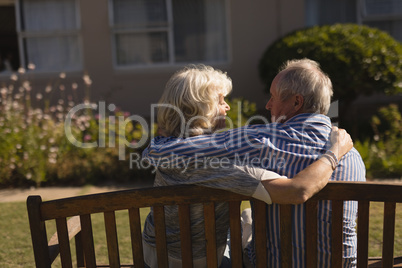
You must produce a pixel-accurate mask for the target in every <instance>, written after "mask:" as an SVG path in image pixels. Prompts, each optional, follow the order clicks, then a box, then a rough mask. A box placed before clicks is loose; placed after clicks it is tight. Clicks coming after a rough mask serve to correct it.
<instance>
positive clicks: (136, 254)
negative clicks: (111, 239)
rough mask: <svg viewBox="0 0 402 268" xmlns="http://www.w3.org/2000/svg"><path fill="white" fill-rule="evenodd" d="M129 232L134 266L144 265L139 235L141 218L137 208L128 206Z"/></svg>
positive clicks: (140, 236)
mask: <svg viewBox="0 0 402 268" xmlns="http://www.w3.org/2000/svg"><path fill="white" fill-rule="evenodd" d="M128 216H129V222H130V233H131V249H132V251H133V259H134V264H135V266H136V267H144V257H143V256H144V254H143V252H144V250H143V247H142V235H141V218H140V210H139V209H138V208H130V209H129V210H128Z"/></svg>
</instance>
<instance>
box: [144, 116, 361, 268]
mask: <svg viewBox="0 0 402 268" xmlns="http://www.w3.org/2000/svg"><path fill="white" fill-rule="evenodd" d="M330 132H331V121H330V119H329V118H328V117H327V116H324V115H320V114H300V115H297V116H294V117H293V118H291V119H290V120H288V121H286V122H285V123H283V124H278V123H273V124H267V125H251V126H244V127H241V128H236V129H231V130H228V131H225V132H221V133H215V134H212V135H200V136H195V137H190V138H182V139H179V138H176V137H167V138H166V137H156V138H154V139H153V140H152V141H151V143H150V145H149V146H148V148H147V149H146V150H145V151H144V152H143V157H144V158H146V159H147V160H148V161H150V162H151V163H152V164H153V165H155V166H161V165H168V164H170V165H173V164H174V165H182V167H185V166H186V165H188V164H190V163H191V164H195V165H197V163H201V162H202V159H205V158H211V157H212V158H215V157H217V158H220V159H221V158H230V159H234V160H236V161H237V164H249V165H255V166H259V167H263V168H266V169H269V170H272V171H274V172H277V173H279V174H280V175H284V176H287V177H289V178H292V177H294V176H295V175H296V174H297V173H298V172H299V171H301V170H302V169H304V168H306V167H307V166H308V165H310V164H311V163H313V162H314V161H315V160H316V159H318V158H319V157H320V155H321V154H323V153H325V149H326V147H327V145H328V138H329V135H330ZM331 180H333V181H365V166H364V163H363V161H362V159H361V157H360V155H359V153H358V152H357V151H356V150H355V149H352V150H351V151H350V152H348V153H347V154H346V155H345V156H344V157H343V158H342V159H341V160H340V162H339V165H338V167H337V168H336V170H335V171H334V173H333V174H332V177H331ZM318 211H319V212H318V213H319V219H318V228H319V229H318V231H319V235H318V249H319V251H320V255H319V267H330V258H331V221H330V219H331V203H330V202H329V201H328V202H321V203H320V204H319V208H318ZM267 212H268V214H267V229H268V232H267V236H268V245H267V249H268V266H269V267H280V254H279V252H280V251H279V249H280V237H279V234H280V226H279V205H277V204H272V205H269V206H267ZM292 213H293V235H292V237H293V253H292V255H293V260H294V261H293V267H305V266H306V265H305V242H306V241H305V237H304V229H305V228H304V224H305V219H304V217H305V212H304V205H303V204H302V205H294V206H293V209H292ZM356 217H357V203H356V202H354V201H348V202H345V204H344V227H343V231H344V233H343V256H344V258H345V261H344V264H345V265H344V267H353V266H355V264H356V246H357V239H356V231H355V227H356ZM252 245H253V243H251V248H250V251H249V252H250V257H251V260H253V256H254V251H253V247H252Z"/></svg>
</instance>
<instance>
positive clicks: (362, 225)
mask: <svg viewBox="0 0 402 268" xmlns="http://www.w3.org/2000/svg"><path fill="white" fill-rule="evenodd" d="M357 213H358V216H357V219H358V221H357V266H358V267H365V268H366V267H367V266H368V242H369V239H368V238H369V221H370V202H369V201H359V205H358V210H357Z"/></svg>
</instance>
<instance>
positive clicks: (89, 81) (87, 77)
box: [82, 74, 92, 86]
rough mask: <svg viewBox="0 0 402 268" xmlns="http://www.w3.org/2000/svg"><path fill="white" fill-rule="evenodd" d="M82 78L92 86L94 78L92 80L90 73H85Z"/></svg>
mask: <svg viewBox="0 0 402 268" xmlns="http://www.w3.org/2000/svg"><path fill="white" fill-rule="evenodd" d="M82 79H83V80H84V83H85V85H87V86H90V85H91V84H92V80H91V78H90V77H89V75H87V74H86V75H84V76H83V77H82Z"/></svg>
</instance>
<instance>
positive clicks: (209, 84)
mask: <svg viewBox="0 0 402 268" xmlns="http://www.w3.org/2000/svg"><path fill="white" fill-rule="evenodd" d="M231 90H232V80H231V79H230V78H229V77H228V76H227V74H226V73H223V72H222V71H220V70H215V69H214V68H212V67H211V66H205V65H190V66H187V67H185V68H184V69H182V70H180V71H178V72H176V73H175V74H174V75H173V76H172V77H171V78H170V79H169V81H168V82H167V84H166V87H165V91H164V92H163V94H162V97H161V98H160V100H159V104H160V105H159V109H158V127H159V128H160V130H161V131H162V132H163V134H164V135H166V136H172V135H173V136H178V135H180V134H181V133H183V132H182V131H183V129H182V124H183V123H184V124H185V126H186V134H187V135H190V136H195V135H200V134H203V133H206V132H209V131H211V130H212V129H213V128H214V124H215V118H217V117H218V116H219V96H220V95H222V96H226V95H228V94H229V93H230V92H231ZM172 107H175V108H174V109H173V108H172ZM178 110H179V111H180V112H178ZM180 113H181V114H180ZM183 120H184V122H183Z"/></svg>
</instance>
